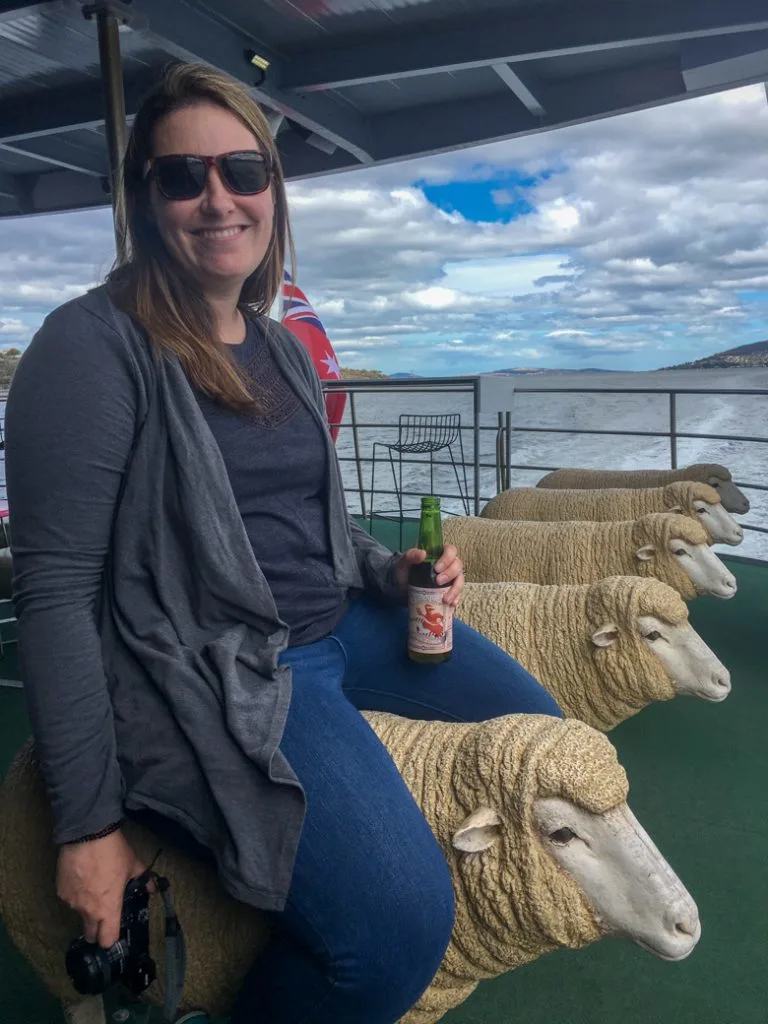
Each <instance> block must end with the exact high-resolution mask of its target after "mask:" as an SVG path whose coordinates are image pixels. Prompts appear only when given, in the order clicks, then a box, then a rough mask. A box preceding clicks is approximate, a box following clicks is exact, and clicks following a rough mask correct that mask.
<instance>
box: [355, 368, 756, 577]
mask: <svg viewBox="0 0 768 1024" xmlns="http://www.w3.org/2000/svg"><path fill="white" fill-rule="evenodd" d="M514 382H515V389H516V391H515V395H514V399H513V413H512V423H513V428H517V429H516V430H515V432H514V433H513V435H512V464H513V465H521V466H552V467H556V466H591V467H595V468H598V467H599V468H610V469H639V468H649V467H660V468H668V467H669V466H670V442H669V439H668V438H661V437H660V438H642V437H623V436H616V435H611V436H591V435H588V434H583V433H576V434H553V433H543V434H527V433H524V432H521V431H520V428H525V427H540V428H555V427H559V428H568V429H572V430H577V431H578V430H588V429H595V430H610V429H611V428H615V429H617V430H656V431H668V429H669V397H668V396H667V395H665V394H663V393H662V394H659V395H653V394H651V395H646V394H620V395H614V394H602V395H601V394H587V395H584V394H575V393H574V394H558V393H552V394H533V393H526V389H528V388H534V387H535V388H565V387H582V388H587V387H597V388H605V387H611V388H633V389H637V388H654V389H663V388H671V387H675V388H697V389H698V388H702V389H709V390H710V391H714V390H716V389H717V388H726V389H729V390H732V389H741V390H750V389H754V388H765V389H768V369H766V370H708V371H700V370H674V371H658V372H653V373H644V374H637V373H615V374H573V375H568V376H565V375H562V376H561V375H554V376H545V375H542V376H536V377H528V378H519V377H518V378H514ZM355 403H356V414H357V420H358V423H373V424H383V423H395V424H396V423H397V418H398V416H399V414H400V413H424V414H429V413H446V412H458V413H460V414H461V420H462V425H466V426H468V427H470V426H471V425H472V396H471V394H457V393H454V394H416V393H410V394H409V393H403V392H400V393H395V394H381V393H378V394H359V395H357V396H356V398H355ZM344 422H345V423H347V424H349V422H350V406H349V402H347V408H346V411H345V420H344ZM481 424H482V425H483V426H487V427H492V428H493V429H492V430H486V431H482V432H481V435H480V437H481V441H480V460H481V463H490V464H492V465H493V464H495V451H496V433H495V428H496V424H497V418H496V416H495V415H483V416H482V417H481ZM677 430H678V433H693V434H697V433H718V434H742V435H749V436H756V437H765V438H768V396H751V395H717V394H705V395H679V396H678V397H677ZM396 438H397V427H396V426H394V427H389V428H386V427H383V426H374V427H368V428H362V429H360V430H359V439H360V454H361V456H362V458H363V459H364V460H369V459H370V458H371V453H372V448H373V443H374V441H394V440H396ZM463 440H464V454H465V458H466V460H467V462H469V463H470V464H471V463H472V460H473V447H472V431H471V430H465V431H463ZM337 448H338V451H339V455H340V456H347V457H354V443H353V436H352V430H351V429H349V428H348V427H343V428H342V430H341V433H340V436H339V440H338V443H337ZM677 453H678V465H679V466H684V465H687V464H689V463H693V462H718V463H721V464H722V465H724V466H727V467H728V469H730V471H731V473H732V474H733V477H734V480H737V481H740V482H744V483H747V484H748V483H754V484H763V483H765V477H764V472H765V467H766V465H767V464H768V447H767V446H766V445H761V444H756V443H754V442H743V441H728V440H725V441H710V440H704V439H700V438H695V439H684V438H679V439H678V444H677ZM455 456H456V458H457V459H458V458H459V457H460V453H459V450H458V447H456V449H455ZM410 458H414V457H410ZM437 458H439V459H440V460H441V461H445V460H447V453H445V452H442V453H439V455H438V456H437ZM460 472H461V471H460ZM342 473H343V476H344V481H345V486H346V487H347V489H348V492H349V493H348V500H349V506H350V511H352V512H353V513H359V512H360V498H359V489H358V477H357V471H356V469H355V465H354V462H342ZM543 475H544V471H543V470H536V469H516V470H513V471H512V485H513V486H533V485H534V484H535V483H536V482H537V481H538V480H539V479H540V478H541V477H542V476H543ZM467 481H468V487H469V493H470V495H472V494H474V480H473V470H472V466H471V465H470V466H469V467H468V468H467ZM462 484H463V477H462ZM363 485H364V491H365V504H366V510H368V509H369V508H370V496H371V495H370V487H371V463H370V462H369V461H365V462H364V464H363ZM403 486H404V489H405V490H406V491H408V490H412V491H414V492H415V493H414V494H412V495H406V498H405V501H404V505H405V507H406V508H410V509H413V508H415V507H416V506H418V495H420V494H422V493H426V492H428V491H429V490H436V491H438V492H441V493H443V494H451V495H456V494H457V493H458V489H457V485H456V478H455V476H454V473H453V470H452V468H451V467H450V465H448V466H440V467H438V468H437V469H436V471H435V486H434V487H430V486H429V463H428V457H426V461H425V460H424V459H422V461H421V462H419V463H416V464H414V463H412V462H409V463H406V464H404V466H403ZM393 489H394V485H393V480H392V470H391V468H390V465H389V461H388V455H387V452H386V450H383V451H382V449H381V448H379V449H378V453H377V463H376V494H375V496H374V508H375V509H376V510H377V511H379V510H381V511H392V510H394V509H396V507H397V503H396V498H395V496H394V495H384V494H382V493H381V491H382V490H393ZM743 490H744V491H745V493H746V494H747V497H748V498H749V500H750V502H751V505H752V508H751V510H750V512H749V513H748V515H746V516H740V517H739V521H740V522H741V523H742V524H743V525H747V524H754V525H757V526H763V527H768V492H763V491H757V490H750V488H749V487H744V488H743ZM495 493H496V471H495V469H494V468H486V469H481V472H480V495H481V499H482V503H484V502H485V501H487V500H488V499H489V498H491V497H492V496H493V495H494V494H495ZM442 505H443V508H444V510H445V511H446V512H451V513H455V514H462V504H461V502H460V501H459V500H458V499H457V498H455V497H453V498H444V499H443V502H442ZM715 550H717V551H724V552H727V551H730V552H735V553H738V554H740V555H749V556H751V557H755V558H764V559H768V535H762V534H758V533H754V532H751V531H747V532H746V537H745V540H744V543H743V544H741V545H740V546H739V547H738V548H736V549H733V548H729V547H727V546H725V545H717V546H716V548H715Z"/></svg>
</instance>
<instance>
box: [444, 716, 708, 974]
mask: <svg viewBox="0 0 768 1024" xmlns="http://www.w3.org/2000/svg"><path fill="white" fill-rule="evenodd" d="M478 740H479V743H477V744H475V745H473V753H472V755H471V757H472V761H473V763H474V764H475V774H477V765H478V764H480V765H481V766H483V769H484V776H485V781H486V782H487V783H488V787H487V794H488V800H487V802H486V803H484V804H481V805H480V806H478V807H476V808H475V809H474V811H473V812H471V813H470V814H469V815H468V816H467V817H466V818H465V819H464V820H463V821H462V822H461V823H460V824H459V826H458V828H456V829H455V830H454V832H453V835H452V839H451V843H452V847H453V850H454V851H456V855H455V859H454V865H453V870H454V873H455V875H458V876H459V877H460V878H461V882H462V883H463V884H462V888H463V889H464V892H465V893H466V897H465V901H464V902H465V903H466V904H468V905H469V907H470V908H473V909H474V913H475V914H476V915H477V916H478V919H477V921H476V922H475V929H474V930H475V934H476V935H477V936H479V935H481V934H484V936H485V939H486V942H487V946H486V952H487V953H488V954H492V955H493V956H495V958H496V959H498V960H499V961H500V962H505V963H506V964H507V966H508V967H509V966H517V965H518V963H519V962H520V960H519V958H520V953H521V948H524V947H526V944H527V952H528V957H527V959H532V958H533V955H532V954H533V953H534V951H535V954H536V955H539V954H540V953H542V952H545V951H546V950H547V949H554V948H556V947H570V948H576V947H579V946H584V945H587V944H588V943H590V942H592V941H594V940H595V939H597V938H599V937H600V936H601V935H605V934H614V935H622V936H624V937H627V938H631V939H633V940H634V941H636V942H638V943H639V944H641V945H643V946H644V947H645V948H647V949H649V950H651V951H652V952H654V953H655V954H656V955H658V956H661V957H663V958H666V959H682V957H684V956H687V955H688V954H689V953H690V952H691V951H692V949H693V947H694V946H695V944H696V942H697V941H698V937H699V924H698V913H697V911H696V907H695V905H694V903H693V900H692V899H691V897H690V896H689V895H688V893H687V892H686V890H685V889H684V887H683V886H682V884H681V883H680V881H679V880H678V879H677V877H676V876H675V875H674V873H673V872H672V870H671V869H670V868H669V866H668V865H667V864H666V862H665V861H664V860H663V858H662V857H661V854H660V853H659V852H658V850H657V849H656V847H655V846H654V845H653V843H652V842H651V840H650V838H649V837H648V836H647V834H646V833H645V832H644V831H643V830H642V828H641V826H640V825H639V823H638V822H637V820H636V819H635V818H634V816H633V815H632V813H631V811H630V810H629V808H628V807H627V804H626V799H627V793H628V784H627V778H626V775H625V773H624V770H623V768H621V766H620V765H619V763H618V759H617V756H616V751H615V749H614V747H613V746H612V744H611V743H610V742H609V741H608V739H607V738H606V737H605V736H604V735H603V734H602V733H599V732H597V731H596V730H595V729H592V728H591V727H590V726H588V725H585V724H584V723H583V722H579V721H576V720H574V719H570V720H567V721H562V720H560V719H556V718H548V717H546V716H537V715H530V716H520V715H511V716H508V718H507V719H498V720H495V721H494V722H492V723H491V722H489V723H484V725H483V727H482V730H481V732H480V733H479V734H478ZM469 749H470V748H469V747H465V746H464V745H462V750H463V751H464V752H466V753H468V752H469ZM475 757H477V760H476V761H475ZM456 770H457V771H458V772H461V773H462V777H463V778H466V777H467V776H466V775H465V773H466V772H467V771H469V770H471V769H470V765H469V764H467V762H466V761H465V760H464V759H463V758H461V757H460V758H459V759H458V760H457V765H456ZM458 902H459V903H461V902H462V901H458ZM510 936H511V938H510ZM523 939H524V940H525V943H524V942H523ZM475 955H476V950H473V951H472V956H473V957H474V956H475ZM515 958H517V962H514V961H515Z"/></svg>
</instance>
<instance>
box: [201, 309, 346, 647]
mask: <svg viewBox="0 0 768 1024" xmlns="http://www.w3.org/2000/svg"><path fill="white" fill-rule="evenodd" d="M230 348H231V351H232V356H233V358H234V359H235V360H236V361H237V363H238V364H239V365H240V366H241V367H242V368H243V369H244V370H245V371H246V373H247V374H248V377H249V378H250V380H251V381H252V384H253V388H252V391H253V394H254V395H255V396H256V398H257V400H258V401H259V403H260V404H261V407H262V408H261V411H260V412H259V413H258V414H254V413H240V412H236V411H234V410H232V409H229V408H227V407H225V406H223V405H221V404H220V403H218V402H216V401H214V400H213V399H210V398H208V397H207V396H205V395H202V394H198V395H197V400H198V404H199V405H200V408H201V410H202V412H203V415H204V416H205V419H206V422H207V423H208V426H209V427H210V429H211V432H212V433H213V436H214V437H215V439H216V442H217V444H218V446H219V448H220V449H221V454H222V457H223V459H224V463H225V465H226V468H227V473H228V475H229V479H230V481H231V484H232V490H233V491H234V494H235V499H236V501H237V505H238V508H239V510H240V514H241V515H242V517H243V522H244V524H245V529H246V532H247V534H248V538H249V540H250V542H251V545H252V547H253V550H254V553H255V555H256V560H257V562H258V563H259V565H260V567H261V569H262V571H263V572H264V575H265V576H266V579H267V582H268V583H269V586H270V589H271V591H272V594H273V596H274V598H275V603H276V605H277V610H278V612H279V614H280V617H281V618H282V619H283V620H284V621H285V622H286V623H287V624H288V625H289V626H290V629H291V636H290V646H292V647H296V646H299V645H301V644H308V643H311V642H312V641H313V640H318V639H319V638H320V637H322V636H325V635H326V634H327V633H328V632H329V631H330V630H331V629H333V627H334V626H335V625H336V623H337V622H338V621H339V619H340V618H341V616H342V615H343V613H344V610H345V608H346V598H347V590H346V588H345V587H340V586H339V585H338V583H337V582H336V580H335V578H334V572H333V565H332V560H331V549H330V542H329V532H328V515H327V504H326V500H325V499H326V490H327V487H328V465H327V457H326V450H325V445H324V443H323V438H322V436H321V434H320V429H319V427H318V425H317V421H316V420H315V419H314V417H313V416H312V414H311V412H310V410H309V409H308V407H307V406H306V405H304V403H303V402H302V401H301V399H300V398H299V395H298V392H297V391H296V390H294V388H293V387H292V386H291V383H290V381H288V380H287V379H286V378H285V377H284V376H283V374H282V373H281V372H280V370H279V368H278V366H277V364H276V363H275V362H274V360H273V359H272V357H271V355H270V353H269V347H268V345H267V343H266V341H265V340H264V337H263V335H262V333H261V328H260V327H259V326H257V324H255V323H254V322H253V321H249V323H248V329H247V333H246V337H245V341H243V343H242V344H240V345H231V346H230Z"/></svg>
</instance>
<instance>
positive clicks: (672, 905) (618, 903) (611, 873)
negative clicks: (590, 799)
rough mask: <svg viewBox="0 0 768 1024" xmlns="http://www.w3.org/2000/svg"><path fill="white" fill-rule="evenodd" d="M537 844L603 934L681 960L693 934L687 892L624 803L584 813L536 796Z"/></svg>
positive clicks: (695, 919)
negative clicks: (579, 894) (573, 886)
mask: <svg viewBox="0 0 768 1024" xmlns="http://www.w3.org/2000/svg"><path fill="white" fill-rule="evenodd" d="M533 812H534V818H535V821H536V824H537V827H538V829H539V834H540V838H541V842H542V843H543V844H544V847H545V849H546V850H547V851H548V852H549V853H550V855H551V856H552V857H553V858H554V859H555V860H556V861H557V863H558V864H559V865H560V866H561V867H562V868H564V869H565V870H566V871H567V872H568V873H569V874H570V875H571V876H572V877H573V878H574V879H575V880H576V882H577V883H578V884H579V885H580V886H581V889H582V890H583V892H584V895H585V896H586V898H587V901H588V902H589V904H590V906H591V907H592V910H593V912H594V914H595V916H596V918H597V920H598V923H599V925H600V927H601V929H602V930H603V931H604V932H605V934H606V935H616V936H621V937H623V938H627V939H631V940H632V941H633V942H636V943H637V944H638V945H640V946H642V947H643V948H644V949H647V950H648V951H649V952H650V953H653V954H654V955H655V956H658V957H661V958H662V959H663V960H683V959H684V958H685V957H687V956H688V955H689V954H690V953H691V952H693V949H694V947H695V946H696V943H697V942H698V941H699V938H700V936H701V925H700V923H699V912H698V910H697V907H696V904H695V903H694V901H693V898H692V897H691V896H690V894H689V893H688V892H687V890H686V889H685V887H684V886H683V884H682V882H681V881H680V879H679V878H678V877H677V875H676V874H675V873H674V871H673V870H672V868H671V867H670V866H669V864H668V863H667V862H666V861H665V860H664V858H663V857H662V855H661V853H659V851H658V849H657V848H656V846H655V845H654V844H653V842H652V841H651V838H650V836H649V835H648V833H647V832H646V831H645V830H644V829H643V827H642V826H641V825H640V822H639V821H638V820H637V818H635V816H634V814H633V813H632V812H631V811H630V809H629V807H628V806H627V805H626V804H622V805H621V806H620V807H617V808H614V809H613V810H611V811H607V812H606V813H604V814H592V813H590V812H589V811H586V810H584V809H583V808H580V807H577V806H576V805H575V804H572V803H570V802H569V801H567V800H562V799H559V798H556V797H546V798H545V797H542V798H539V799H538V800H537V801H536V802H535V803H534V807H533Z"/></svg>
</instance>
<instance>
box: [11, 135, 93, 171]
mask: <svg viewBox="0 0 768 1024" xmlns="http://www.w3.org/2000/svg"><path fill="white" fill-rule="evenodd" d="M0 149H2V150H3V151H4V152H7V153H16V154H18V155H19V156H26V157H31V158H32V159H33V160H39V161H40V163H42V164H46V165H47V166H50V167H58V168H60V169H62V170H65V171H78V172H79V173H80V174H90V175H91V176H92V177H94V178H103V177H104V176H105V175H106V174H107V173H108V170H107V162H106V160H103V159H99V157H97V156H96V155H95V154H91V153H89V152H88V151H87V150H85V149H82V148H81V147H80V146H74V145H72V144H71V143H70V142H69V140H68V139H66V137H61V136H60V137H59V138H57V139H56V141H55V142H53V141H52V140H51V139H50V138H46V137H43V138H40V139H36V140H35V141H34V143H30V142H27V143H26V144H25V145H23V146H19V145H12V144H11V143H7V142H0Z"/></svg>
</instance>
